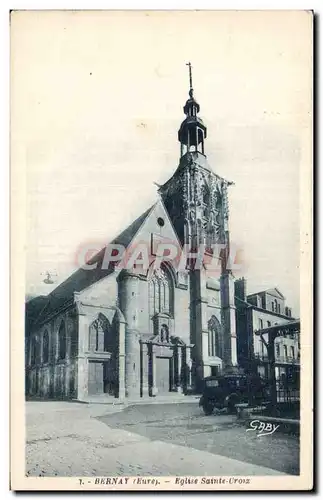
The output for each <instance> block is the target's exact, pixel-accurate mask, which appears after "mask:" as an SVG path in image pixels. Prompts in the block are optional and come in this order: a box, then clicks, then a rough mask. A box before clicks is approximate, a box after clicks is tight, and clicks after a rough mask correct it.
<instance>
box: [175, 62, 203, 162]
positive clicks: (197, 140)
mask: <svg viewBox="0 0 323 500" xmlns="http://www.w3.org/2000/svg"><path fill="white" fill-rule="evenodd" d="M187 66H188V68H189V82H190V90H189V93H188V94H189V99H188V100H187V101H186V103H185V106H184V113H185V114H186V118H185V120H184V121H183V122H182V124H181V126H180V129H179V131H178V140H179V142H180V143H181V156H184V155H185V154H186V153H190V152H196V153H202V154H203V155H204V139H205V138H206V126H205V125H204V123H203V121H202V120H201V118H200V117H199V116H197V114H198V113H199V111H200V105H199V104H198V102H197V101H196V100H195V99H194V95H193V94H194V90H193V83H192V65H191V63H190V62H189V63H187Z"/></svg>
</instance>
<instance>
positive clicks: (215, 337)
mask: <svg viewBox="0 0 323 500" xmlns="http://www.w3.org/2000/svg"><path fill="white" fill-rule="evenodd" d="M208 333H209V346H208V347H209V349H208V351H209V356H219V357H220V334H221V325H220V322H219V320H218V319H217V318H216V317H215V316H211V319H210V320H209V321H208Z"/></svg>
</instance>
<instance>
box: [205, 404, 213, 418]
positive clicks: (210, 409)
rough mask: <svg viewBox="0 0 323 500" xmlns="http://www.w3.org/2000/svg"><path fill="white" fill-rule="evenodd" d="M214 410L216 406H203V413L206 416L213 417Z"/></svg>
mask: <svg viewBox="0 0 323 500" xmlns="http://www.w3.org/2000/svg"><path fill="white" fill-rule="evenodd" d="M213 410H214V406H213V405H211V404H210V403H209V404H204V405H203V411H204V414H205V415H212V413H213Z"/></svg>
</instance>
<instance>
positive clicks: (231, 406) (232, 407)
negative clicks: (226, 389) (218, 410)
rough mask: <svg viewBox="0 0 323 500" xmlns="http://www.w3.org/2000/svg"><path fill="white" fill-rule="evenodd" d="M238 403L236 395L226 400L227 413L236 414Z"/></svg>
mask: <svg viewBox="0 0 323 500" xmlns="http://www.w3.org/2000/svg"><path fill="white" fill-rule="evenodd" d="M238 403H239V398H238V397H237V396H236V395H233V396H230V397H229V399H228V412H229V413H232V414H234V413H237V409H236V404H238Z"/></svg>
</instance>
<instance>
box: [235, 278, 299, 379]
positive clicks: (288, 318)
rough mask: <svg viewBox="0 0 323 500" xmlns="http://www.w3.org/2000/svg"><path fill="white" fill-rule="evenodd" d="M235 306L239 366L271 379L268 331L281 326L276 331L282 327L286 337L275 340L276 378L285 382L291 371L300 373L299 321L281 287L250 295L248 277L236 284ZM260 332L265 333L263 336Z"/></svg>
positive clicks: (277, 337)
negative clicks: (294, 315)
mask: <svg viewBox="0 0 323 500" xmlns="http://www.w3.org/2000/svg"><path fill="white" fill-rule="evenodd" d="M235 304H236V331H237V342H238V363H239V365H240V366H242V367H243V368H244V369H248V370H252V371H257V372H258V373H259V374H260V375H261V376H263V377H266V378H267V377H269V375H270V373H269V364H268V351H267V346H266V344H267V342H268V332H270V331H271V329H272V327H277V328H274V329H273V330H277V331H278V330H280V328H278V326H281V330H282V335H277V336H276V338H275V340H274V356H275V366H276V368H275V371H276V379H277V380H278V381H279V380H280V379H284V378H285V376H287V375H289V373H290V372H295V370H298V369H299V365H300V338H299V330H298V333H297V334H295V328H294V324H295V323H297V321H296V319H295V318H294V317H293V316H292V310H291V308H290V307H288V306H287V305H286V299H285V297H284V295H283V294H282V293H281V292H280V291H279V290H278V288H271V289H268V290H264V291H260V292H258V293H254V294H250V295H247V282H246V280H245V278H241V279H238V280H236V281H235ZM298 325H299V322H298ZM289 326H290V328H288V327H289ZM259 332H264V333H263V335H259V334H258V333H259Z"/></svg>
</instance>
